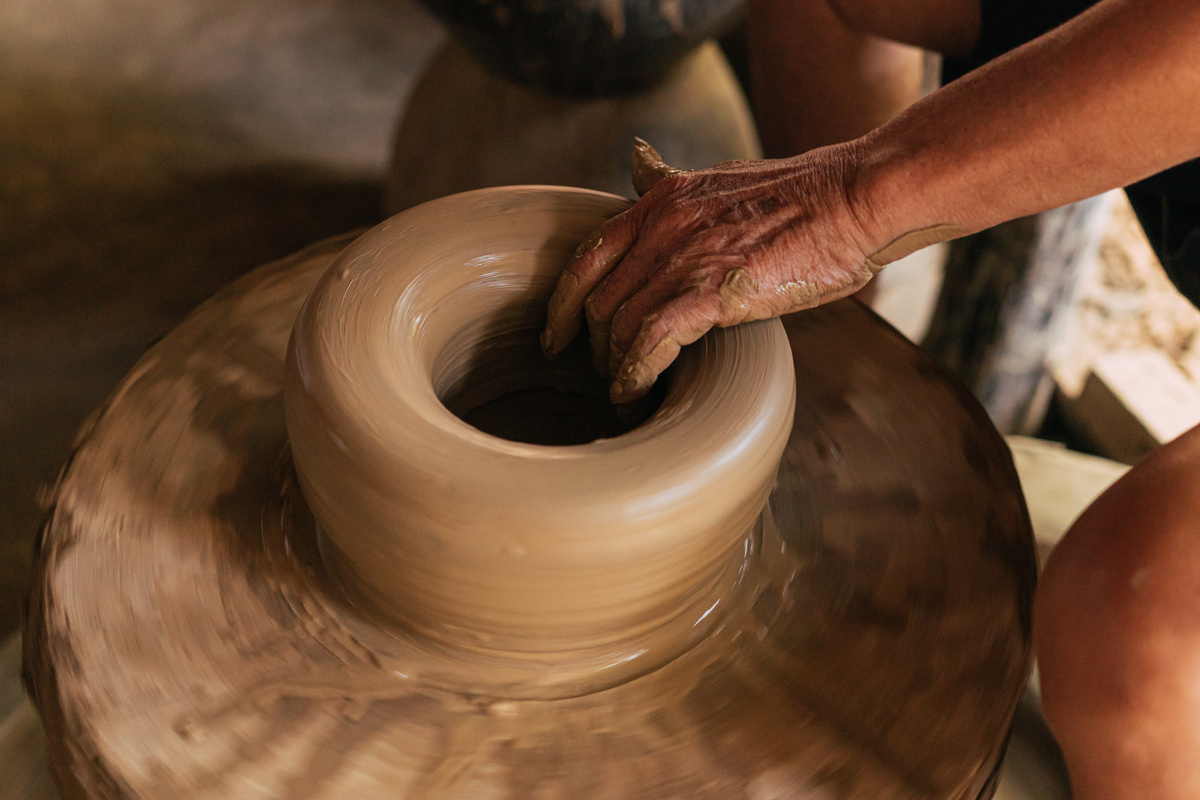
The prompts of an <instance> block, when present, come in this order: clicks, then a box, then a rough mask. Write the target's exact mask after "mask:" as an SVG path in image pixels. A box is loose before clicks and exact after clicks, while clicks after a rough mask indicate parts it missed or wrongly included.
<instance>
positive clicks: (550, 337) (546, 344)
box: [542, 328, 558, 356]
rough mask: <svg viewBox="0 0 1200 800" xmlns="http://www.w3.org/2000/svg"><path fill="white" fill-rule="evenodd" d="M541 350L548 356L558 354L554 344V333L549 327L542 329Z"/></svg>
mask: <svg viewBox="0 0 1200 800" xmlns="http://www.w3.org/2000/svg"><path fill="white" fill-rule="evenodd" d="M542 352H543V353H545V354H546V355H548V356H554V355H558V348H557V347H555V345H554V334H553V333H551V332H550V329H549V328H546V330H544V331H542Z"/></svg>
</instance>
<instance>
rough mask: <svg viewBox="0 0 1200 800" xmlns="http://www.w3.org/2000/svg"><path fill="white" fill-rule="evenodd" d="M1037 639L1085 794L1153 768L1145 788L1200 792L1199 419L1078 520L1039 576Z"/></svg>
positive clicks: (1046, 695) (1112, 789) (1128, 782)
mask: <svg viewBox="0 0 1200 800" xmlns="http://www.w3.org/2000/svg"><path fill="white" fill-rule="evenodd" d="M1034 645H1035V649H1036V651H1037V656H1038V662H1039V669H1040V672H1041V679H1042V690H1043V702H1044V706H1045V712H1046V718H1047V721H1048V722H1049V723H1050V726H1051V729H1052V730H1053V731H1054V733H1055V735H1056V736H1057V737H1058V739H1059V742H1060V744H1061V745H1062V748H1063V752H1064V755H1065V756H1066V757H1067V761H1068V765H1069V766H1070V768H1071V773H1072V780H1073V781H1075V782H1076V783H1077V784H1079V785H1077V786H1076V790H1077V792H1078V793H1079V796H1081V797H1085V796H1086V797H1123V796H1126V795H1125V794H1124V793H1123V792H1124V791H1125V789H1122V787H1126V788H1127V789H1128V790H1129V791H1146V790H1148V789H1150V788H1152V787H1151V786H1149V785H1148V784H1147V783H1146V782H1147V781H1155V782H1160V781H1161V782H1163V783H1160V785H1159V786H1158V787H1157V789H1156V791H1152V792H1150V793H1149V794H1144V795H1142V796H1155V797H1162V798H1174V797H1183V796H1189V797H1193V796H1200V793H1198V791H1197V790H1200V759H1197V758H1196V757H1195V756H1196V753H1197V752H1200V428H1197V429H1195V430H1193V431H1191V432H1189V433H1188V434H1185V435H1184V436H1183V437H1180V439H1178V440H1176V441H1175V442H1173V443H1171V444H1170V445H1167V446H1165V447H1163V448H1162V449H1161V450H1160V451H1159V452H1157V453H1155V454H1154V455H1153V456H1151V457H1150V458H1148V459H1146V460H1145V461H1144V462H1143V463H1141V464H1139V465H1138V466H1137V467H1135V468H1134V469H1133V470H1131V471H1130V472H1129V473H1128V474H1127V475H1126V476H1125V477H1124V478H1122V479H1121V480H1120V481H1118V482H1117V483H1116V484H1114V485H1113V486H1112V487H1111V488H1110V489H1109V490H1108V491H1107V492H1105V493H1104V494H1103V495H1101V497H1100V498H1098V499H1097V500H1096V502H1095V503H1093V504H1092V506H1091V507H1090V508H1089V509H1088V510H1087V511H1086V512H1085V513H1084V514H1083V515H1082V516H1081V517H1080V518H1079V520H1078V521H1077V522H1076V523H1075V525H1074V526H1072V528H1071V530H1070V531H1069V532H1068V534H1067V535H1066V536H1065V537H1064V538H1063V541H1062V542H1061V543H1060V545H1059V546H1058V548H1056V549H1055V551H1054V553H1053V554H1052V555H1051V557H1050V559H1049V561H1048V563H1047V565H1046V569H1045V571H1044V573H1043V576H1042V581H1041V584H1040V585H1039V587H1038V595H1037V600H1036V603H1035V607H1034ZM1101 786H1104V787H1106V788H1105V789H1104V791H1103V792H1099V791H1092V790H1091V789H1090V788H1089V787H1101ZM1156 792H1157V793H1156ZM1189 792H1190V793H1191V794H1188V793H1189Z"/></svg>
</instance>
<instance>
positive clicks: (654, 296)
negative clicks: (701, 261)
mask: <svg viewBox="0 0 1200 800" xmlns="http://www.w3.org/2000/svg"><path fill="white" fill-rule="evenodd" d="M678 291H679V278H678V277H677V276H674V275H671V274H668V273H666V272H665V271H663V272H659V273H658V274H656V275H655V276H654V277H652V278H651V279H650V280H648V281H647V282H646V284H645V285H644V286H642V288H641V289H638V291H637V292H635V293H634V294H633V296H631V297H630V298H629V299H628V300H626V301H625V302H624V303H622V304H621V306H620V307H619V308H618V309H617V310H616V313H614V314H613V315H612V321H611V323H610V325H609V332H608V339H607V341H606V342H605V345H606V347H607V354H606V357H607V361H608V363H607V367H608V372H607V374H609V375H616V374H617V371H618V370H619V369H620V367H621V363H622V362H623V361H624V360H625V353H626V352H627V351H628V350H629V348H630V346H631V345H632V344H633V340H634V339H635V338H636V337H637V335H638V331H640V330H641V327H642V323H643V321H644V320H645V319H646V316H647V315H648V314H649V313H650V312H651V311H653V310H654V309H656V308H658V307H659V306H661V305H662V304H663V303H665V302H666V301H667V300H668V299H670V298H671V296H672V295H674V294H677V293H678Z"/></svg>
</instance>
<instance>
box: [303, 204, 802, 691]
mask: <svg viewBox="0 0 1200 800" xmlns="http://www.w3.org/2000/svg"><path fill="white" fill-rule="evenodd" d="M628 205H629V203H628V201H625V200H621V199H618V198H614V197H611V196H605V195H596V194H594V193H590V192H584V191H582V190H575V189H542V190H536V191H531V190H529V189H523V188H506V189H497V190H487V191H484V192H477V193H473V194H467V195H457V196H454V197H450V198H443V199H442V200H437V201H433V202H431V203H427V204H425V205H423V206H420V207H418V208H415V209H412V210H411V211H409V212H407V213H406V214H404V215H403V217H402V218H399V219H397V220H395V221H394V222H393V223H391V224H384V225H382V226H380V227H378V228H376V229H375V230H373V231H371V232H370V233H368V234H366V235H364V236H363V237H362V238H361V239H359V240H358V241H356V242H355V243H354V244H353V245H351V246H350V247H348V248H347V249H346V250H345V251H344V252H343V253H342V254H341V255H339V256H338V258H337V259H336V260H335V262H334V263H333V265H332V267H331V268H330V269H329V271H328V272H326V274H325V276H324V278H322V280H321V281H320V282H318V284H317V286H316V288H315V289H314V290H313V293H312V294H311V295H310V297H309V299H308V301H307V302H306V303H305V305H304V308H303V309H302V310H301V312H300V316H299V319H298V320H297V323H296V329H295V332H294V334H293V337H292V344H291V348H290V351H289V357H288V381H287V384H286V385H285V393H284V395H285V399H286V408H287V420H288V433H289V437H290V439H291V445H292V456H293V458H294V459H295V464H296V472H297V475H298V476H299V478H300V483H301V486H303V488H304V496H305V498H306V499H307V501H308V504H309V506H310V507H311V508H312V510H313V513H314V515H315V516H316V518H317V521H318V522H319V523H320V525H321V527H322V530H323V531H324V533H325V535H326V536H328V538H329V540H330V541H331V542H332V543H333V545H334V547H335V548H336V550H337V553H338V555H339V556H340V557H341V559H342V560H343V563H344V566H345V569H344V573H345V575H346V576H347V577H348V578H349V579H350V580H351V581H352V582H353V584H354V585H355V586H356V587H357V588H359V589H360V590H361V591H362V593H363V594H364V595H365V596H367V597H369V598H370V599H371V601H372V602H373V603H374V604H375V605H377V606H378V607H379V608H381V609H383V610H384V611H386V612H387V613H388V614H389V615H391V616H394V617H395V618H396V619H397V620H398V621H400V622H401V623H402V624H404V625H405V626H406V627H408V628H409V629H411V630H414V631H416V632H418V633H419V634H421V635H422V636H427V637H430V638H432V639H435V640H438V641H440V642H442V643H443V644H445V645H449V646H459V647H466V648H470V649H472V650H476V651H487V652H491V653H494V654H496V655H503V654H520V655H521V656H523V657H530V656H536V657H537V658H538V659H539V661H540V663H542V664H544V665H545V674H540V675H538V676H536V678H531V680H536V682H537V684H538V685H539V686H542V687H544V686H546V685H547V684H549V683H557V682H560V681H567V680H568V679H569V680H570V682H571V683H572V690H578V689H579V688H580V680H581V678H580V677H579V675H578V674H577V673H579V672H580V670H581V669H584V670H591V669H594V667H595V663H594V662H597V661H600V660H603V661H606V662H619V664H620V667H619V668H611V669H606V670H604V671H603V676H602V677H598V678H597V679H598V680H601V681H603V682H611V681H614V680H620V679H621V678H622V677H627V676H628V674H630V672H644V671H646V670H647V669H650V668H654V667H657V666H659V665H661V663H663V662H664V661H666V660H668V659H670V658H673V657H675V656H677V655H678V654H679V653H680V652H682V651H683V650H684V649H686V648H687V647H689V646H691V645H692V644H694V643H695V642H696V641H697V640H698V639H700V638H702V637H703V636H705V635H707V633H708V632H709V631H710V630H711V629H712V627H713V625H714V624H715V623H716V621H717V620H718V619H720V618H722V617H723V614H709V613H708V612H709V611H711V610H712V607H713V606H714V605H716V604H717V603H719V602H720V601H721V600H722V599H723V598H725V597H727V596H728V595H729V593H730V592H731V591H732V589H733V587H734V586H735V585H736V584H737V583H738V581H739V576H740V575H741V574H742V572H743V571H744V566H745V563H744V562H745V558H746V554H745V548H744V547H743V544H744V542H745V540H746V539H747V537H748V536H749V535H750V534H751V531H752V530H753V528H754V527H755V525H756V524H757V522H758V519H759V516H760V514H761V513H762V508H763V504H764V503H765V502H766V499H767V496H768V494H769V493H770V491H771V488H772V487H773V485H774V482H775V474H776V472H777V470H778V465H779V457H780V455H781V454H782V452H783V446H784V443H785V442H786V441H787V437H788V433H789V432H790V430H791V422H792V410H793V404H794V395H795V380H794V377H793V372H792V363H791V356H790V352H789V350H788V345H787V339H786V337H785V336H784V333H783V326H782V325H781V324H780V323H779V321H778V320H771V321H766V322H763V323H755V324H750V325H744V326H739V327H737V328H732V329H729V330H719V331H715V332H714V333H713V334H712V335H711V336H709V337H708V338H707V340H706V342H705V344H704V346H702V347H699V348H689V349H688V350H686V351H685V353H684V356H683V358H682V359H681V360H680V363H679V364H678V366H677V367H676V368H675V369H674V371H673V374H672V375H671V378H670V381H669V383H670V388H669V389H668V390H667V392H666V396H665V398H663V399H662V401H661V406H660V407H659V408H658V409H657V411H656V412H655V413H654V414H653V416H651V417H650V418H649V419H648V420H647V421H645V422H644V423H643V424H640V425H637V427H636V428H635V429H633V430H630V431H628V432H625V433H622V434H621V435H616V434H617V433H619V432H620V431H619V430H617V429H614V430H611V431H610V433H611V434H612V435H613V436H614V438H602V439H598V440H596V441H587V439H588V438H589V437H588V436H586V435H585V436H583V440H584V441H585V442H586V443H580V444H577V445H573V446H559V447H550V446H546V445H541V444H529V443H521V442H515V441H509V440H505V439H502V438H499V437H498V436H494V435H490V434H489V433H486V432H484V431H481V430H479V429H478V428H476V427H473V426H472V425H471V424H469V423H468V422H466V421H464V419H472V418H475V416H477V414H478V412H479V411H482V412H483V413H484V414H487V410H488V408H489V407H493V408H495V407H496V404H497V403H503V404H505V408H507V409H508V413H507V414H503V415H502V419H503V417H511V416H515V417H516V419H515V420H512V419H507V420H504V421H506V422H508V424H510V425H512V424H514V423H515V424H518V425H519V424H520V423H521V422H522V420H526V421H528V422H530V423H532V425H531V427H532V428H534V429H535V430H536V429H537V428H545V427H546V426H547V425H553V424H554V420H555V419H556V418H557V419H559V420H560V424H561V425H562V426H563V433H564V434H565V435H567V436H571V437H575V438H578V436H579V433H580V431H579V430H578V429H579V427H580V424H581V419H582V420H583V425H585V426H586V425H587V420H589V419H595V418H597V417H603V415H604V413H605V412H606V411H607V412H610V413H611V406H610V405H609V404H608V403H607V402H606V400H605V396H604V395H605V390H606V387H605V385H604V383H603V382H602V381H600V380H599V379H598V378H597V377H596V376H595V375H594V373H593V371H592V369H591V366H590V360H589V359H588V358H586V357H584V358H568V359H560V360H559V361H558V363H555V364H550V363H549V362H547V361H546V359H545V357H544V356H543V355H542V354H541V351H540V347H539V345H538V334H539V333H540V332H541V329H542V328H543V327H544V325H545V307H546V301H547V300H548V299H549V296H550V293H551V291H552V290H553V289H554V286H555V283H556V281H557V278H558V275H559V273H560V272H561V270H562V265H563V264H564V263H566V261H567V260H568V259H569V258H570V257H571V254H572V252H573V251H574V250H575V247H576V245H578V243H579V241H580V240H581V239H583V238H584V237H585V236H586V235H587V234H588V233H589V232H590V231H592V230H593V229H595V228H596V227H597V226H598V225H599V224H600V223H602V222H603V221H604V220H606V219H607V218H608V217H611V216H612V215H614V214H616V213H618V212H620V211H622V210H624V209H625V208H627V207H628ZM581 344H582V342H581ZM580 355H584V356H586V353H580ZM513 396H517V397H519V398H521V400H520V402H521V403H523V404H524V406H525V407H524V408H521V407H520V405H519V404H509V403H507V401H506V398H510V397H513ZM539 396H540V397H541V398H542V399H543V402H542V403H541V404H539V403H538V402H537V397H539ZM547 404H548V407H547ZM556 406H557V408H556ZM588 406H590V409H588V411H590V413H580V412H581V411H583V410H584V409H585V408H588ZM493 415H494V412H493ZM573 416H574V417H575V418H572V417H573ZM643 416H644V414H643ZM581 660H582V661H585V662H587V664H586V666H581V664H580V663H579V662H581ZM590 682H591V681H590V680H585V683H590Z"/></svg>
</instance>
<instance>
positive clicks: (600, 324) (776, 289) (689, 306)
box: [542, 145, 877, 402]
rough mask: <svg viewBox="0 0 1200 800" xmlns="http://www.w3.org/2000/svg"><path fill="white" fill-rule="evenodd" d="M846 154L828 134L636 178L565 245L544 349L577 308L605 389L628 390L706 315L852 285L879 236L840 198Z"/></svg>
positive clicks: (723, 320)
mask: <svg viewBox="0 0 1200 800" xmlns="http://www.w3.org/2000/svg"><path fill="white" fill-rule="evenodd" d="M650 152H651V153H653V150H650ZM654 155H655V156H656V155H657V154H654ZM855 163H856V161H855V158H854V150H853V148H852V147H850V146H846V145H839V146H835V147H826V148H821V149H819V150H813V151H810V152H809V153H806V154H804V155H802V156H799V157H796V158H791V159H779V160H768V161H735V162H728V163H725V164H719V165H717V166H715V167H712V168H711V169H706V170H699V171H695V172H679V171H677V170H671V169H670V168H660V169H658V170H657V172H656V174H654V176H653V177H654V179H655V180H656V182H654V183H653V185H652V186H648V185H645V186H639V189H641V188H647V189H648V191H646V194H645V195H644V196H643V197H642V198H641V200H640V201H638V203H637V204H636V205H634V206H633V207H632V208H630V209H629V210H627V211H625V212H623V213H622V214H619V215H617V216H616V217H614V218H612V219H611V220H609V221H608V222H607V223H606V224H605V225H604V226H603V227H601V228H600V229H599V230H598V231H596V232H595V233H594V234H592V236H590V237H588V239H587V240H585V241H584V242H583V243H582V244H581V245H580V247H579V249H578V250H577V251H576V254H575V258H574V259H573V260H572V262H571V264H570V265H569V266H568V267H567V269H566V270H565V272H564V273H563V275H562V277H561V278H560V280H559V283H558V287H557V289H556V290H555V293H554V296H553V297H552V298H551V301H550V307H549V316H548V322H547V328H546V332H545V334H544V335H543V339H542V343H543V346H544V348H545V350H546V352H547V353H548V354H550V355H553V354H555V353H558V352H559V351H561V350H562V349H563V348H564V347H566V346H567V344H569V343H570V342H571V340H572V339H574V337H575V336H576V335H577V334H578V333H579V330H580V328H581V324H582V321H583V317H584V314H585V313H586V316H587V323H588V331H589V334H590V337H591V345H592V352H593V355H594V357H595V360H596V368H597V370H599V371H600V373H601V374H603V375H608V376H610V377H611V378H612V380H613V383H612V389H611V397H612V400H613V401H614V402H628V401H631V400H634V399H636V398H637V397H640V396H641V395H643V394H645V392H646V391H647V390H648V389H649V388H650V386H651V385H652V384H653V383H654V380H655V379H656V378H657V377H658V375H659V373H661V372H662V371H663V370H664V369H665V368H666V367H667V366H668V365H669V364H670V363H671V362H672V361H674V359H675V357H676V355H678V353H679V349H680V348H681V347H682V346H684V345H687V344H690V343H691V342H694V341H696V340H697V339H699V338H700V337H701V336H703V335H704V333H705V332H706V331H708V330H709V329H710V328H712V327H714V326H720V327H726V326H729V325H736V324H738V323H740V322H746V321H749V320H756V319H766V318H769V317H774V316H778V315H780V314H785V313H788V312H791V311H799V310H801V309H805V308H811V307H813V306H816V305H820V304H821V303H826V302H829V301H831V300H836V299H838V298H840V297H845V296H846V295H849V294H852V293H853V292H855V291H857V290H858V289H861V288H862V287H863V286H864V285H865V284H866V283H867V282H868V281H869V280H870V279H871V277H872V275H873V274H874V270H873V268H872V267H871V266H870V265H869V264H868V259H867V256H868V255H869V254H870V253H872V252H874V251H875V249H877V246H876V247H872V246H871V242H870V238H869V236H868V235H867V234H866V232H865V231H864V230H863V228H862V226H861V225H860V224H859V221H858V218H857V216H856V214H855V211H854V209H853V208H852V203H851V199H850V198H851V196H852V186H853V182H854V178H855ZM636 172H637V169H635V173H636Z"/></svg>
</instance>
